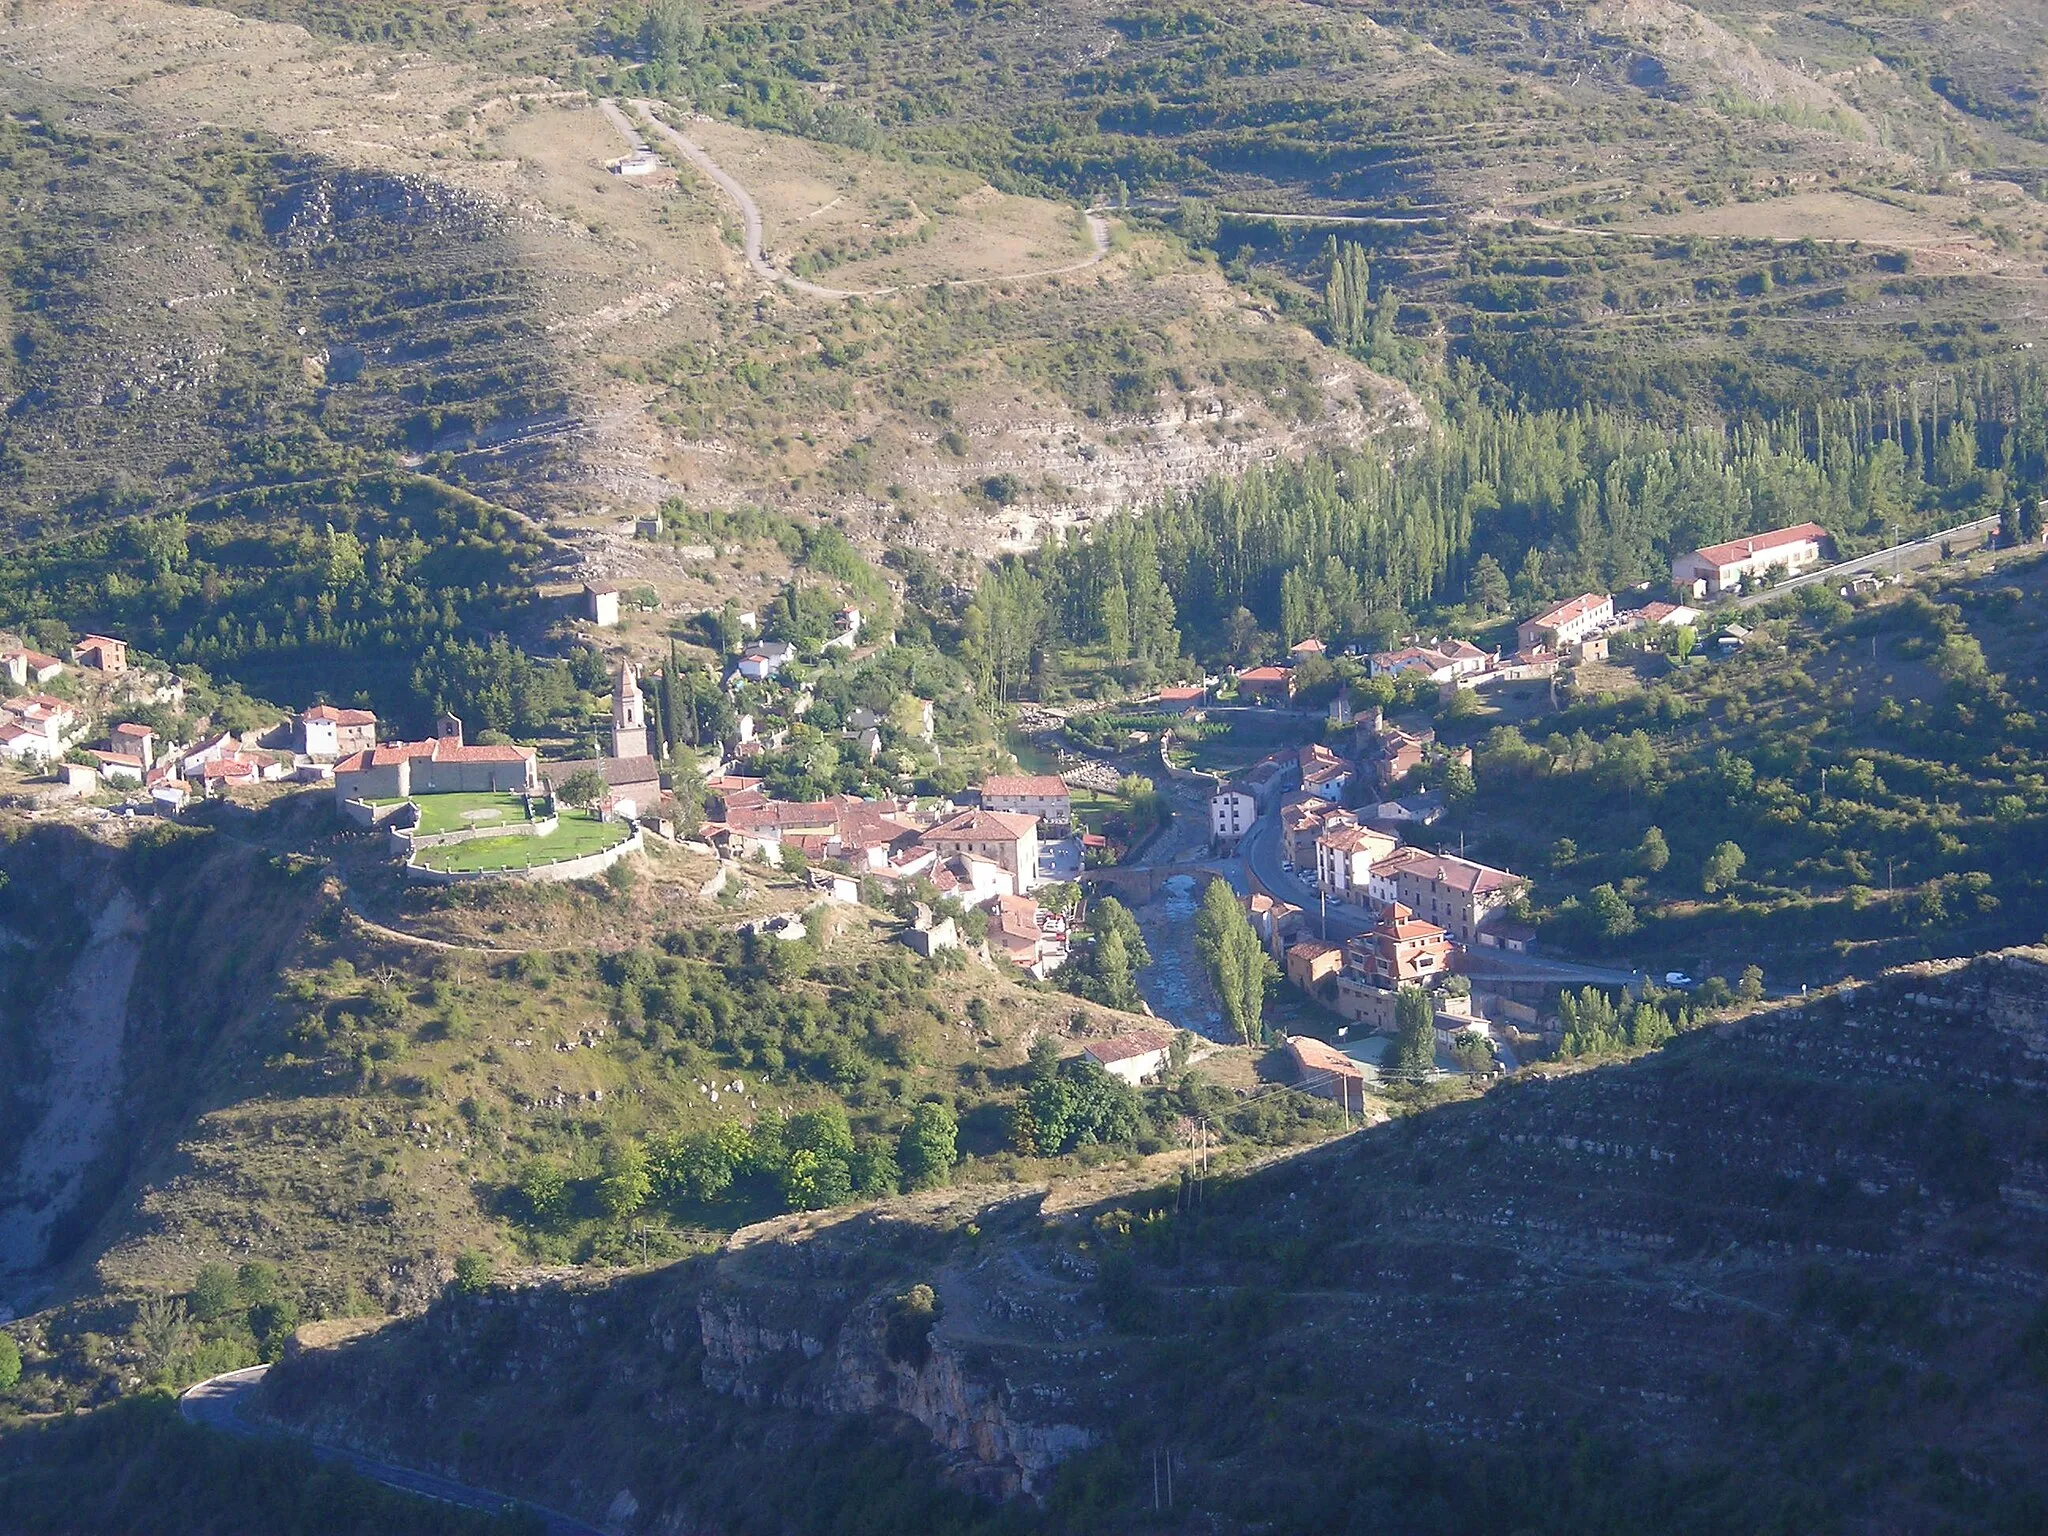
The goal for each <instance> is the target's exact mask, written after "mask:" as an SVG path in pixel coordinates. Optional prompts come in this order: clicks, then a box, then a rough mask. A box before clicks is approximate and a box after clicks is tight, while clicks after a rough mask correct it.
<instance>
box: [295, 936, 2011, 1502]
mask: <svg viewBox="0 0 2048 1536" xmlns="http://www.w3.org/2000/svg"><path fill="white" fill-rule="evenodd" d="M2044 1019H2048V957H2044V956H2043V955H2041V954H2040V953H2039V952H2029V953H2012V954H2007V955H2004V956H1995V957H1990V958H1986V959H1983V960H1979V961H1975V962H1971V963H1968V964H1962V965H1952V966H1943V967H1932V968H1923V969H1920V970H1915V971H1907V972H1901V973H1898V974H1895V975H1892V976H1888V977H1887V978H1885V979H1884V980H1882V981H1880V982H1877V983H1873V984H1869V985H1866V986H1863V987H1860V988H1851V989H1845V990H1844V991H1842V992H1840V993H1836V994H1831V995H1828V996H1826V997H1815V998H1813V999H1810V1000H1808V1001H1807V1002H1805V1003H1804V1004H1800V1005H1783V1006H1779V1007H1775V1008H1770V1009H1766V1010H1765V1011H1762V1012H1760V1013H1756V1014H1753V1015H1751V1016H1750V1017H1748V1018H1745V1019H1742V1020H1739V1021H1736V1022H1733V1023H1729V1024H1726V1025H1723V1026H1719V1027H1714V1028H1710V1029H1706V1030H1702V1031H1698V1032H1695V1033H1693V1034H1690V1035H1686V1036H1683V1037H1681V1038H1680V1039H1679V1040H1678V1041H1676V1042H1674V1043H1673V1044H1671V1045H1670V1046H1668V1047H1666V1048H1664V1049H1663V1050H1661V1051H1657V1052H1654V1053H1652V1054H1650V1055H1648V1056H1645V1057H1642V1058H1639V1059H1637V1060H1634V1061H1631V1062H1628V1063H1626V1064H1622V1065H1616V1066H1611V1067H1605V1068H1600V1069H1595V1070H1589V1071H1580V1072H1576V1073H1567V1074H1561V1075H1548V1076H1537V1077H1533V1078H1531V1079H1529V1080H1527V1081H1522V1082H1518V1083H1516V1084H1513V1085H1511V1086H1509V1087H1507V1088H1504V1089H1501V1090H1499V1091H1496V1092H1494V1093H1492V1094H1489V1095H1488V1096H1487V1097H1486V1098H1485V1099H1484V1100H1482V1101H1480V1102H1477V1103H1473V1104H1467V1105H1459V1106H1451V1107H1446V1108H1441V1109H1437V1110H1429V1111H1423V1112H1420V1113H1416V1114H1412V1115H1409V1116H1407V1117H1405V1118H1402V1119H1400V1120H1398V1121H1397V1122H1395V1123H1393V1124H1390V1125H1386V1126H1382V1127H1380V1128H1378V1129H1375V1130H1369V1131H1364V1132H1360V1133H1357V1134H1356V1135H1354V1136H1352V1137H1350V1138H1348V1139H1346V1140H1344V1141H1343V1142H1341V1143H1339V1144H1337V1145H1334V1146H1331V1147H1329V1148H1326V1149H1323V1150H1319V1151H1314V1152H1309V1153H1304V1154H1301V1155H1298V1156H1295V1157H1292V1158H1288V1159H1284V1160H1281V1161H1278V1162H1273V1163H1270V1164H1268V1165H1266V1166H1263V1167H1259V1168H1257V1169H1255V1170H1251V1171H1247V1172H1245V1173H1243V1174H1242V1175H1239V1176H1235V1177H1231V1178H1225V1179H1212V1180H1211V1181H1209V1183H1208V1185H1207V1188H1206V1189H1204V1190H1200V1191H1199V1192H1197V1191H1193V1190H1189V1189H1187V1188H1186V1187H1185V1186H1183V1187H1180V1188H1179V1189H1178V1190H1177V1189H1176V1186H1175V1185H1174V1184H1173V1183H1172V1181H1168V1182H1167V1183H1166V1184H1164V1185H1154V1186H1153V1187H1151V1188H1146V1187H1144V1185H1143V1184H1142V1183H1140V1184H1136V1185H1130V1184H1127V1185H1126V1186H1125V1187H1124V1189H1123V1190H1122V1191H1120V1192H1112V1193H1109V1194H1103V1195H1097V1196H1095V1197H1093V1198H1089V1197H1082V1198H1079V1199H1076V1198H1073V1197H1072V1196H1071V1195H1063V1194H1062V1193H1061V1192H1060V1191H1059V1190H1057V1189H1055V1190H1054V1192H1053V1194H1052V1196H1051V1197H1050V1198H1048V1196H1047V1195H1046V1193H1045V1192H1044V1191H1043V1190H1042V1189H1040V1190H1031V1189H1022V1190H1019V1191H1017V1192H1015V1193H1014V1194H1011V1195H1008V1196H1005V1197H1003V1198H1001V1199H998V1200H996V1201H994V1202H993V1203H990V1202H988V1201H986V1200H975V1199H973V1198H962V1197H959V1196H955V1197H952V1198H950V1199H946V1200H931V1199H926V1200H921V1201H919V1202H917V1203H915V1204H910V1205H903V1206H897V1207H887V1208H883V1209H881V1210H878V1211H875V1212H873V1213H863V1214H859V1215H856V1216H853V1217H850V1218H843V1219H840V1220H837V1221H828V1222H825V1223H822V1224H819V1223H815V1222H813V1221H810V1220H802V1221H795V1222H789V1221H785V1222H781V1223H775V1224H771V1225H767V1226H762V1227H757V1228H752V1229H748V1230H747V1231H744V1232H742V1233H740V1234H739V1235H738V1236H737V1237H736V1238H735V1239H734V1240H733V1241H732V1242H731V1243H730V1244H729V1245H728V1246H727V1247H726V1248H725V1249H724V1250H723V1251H722V1252H721V1253H720V1254H719V1255H718V1256H716V1257H715V1258H705V1259H696V1260H691V1261H689V1262H687V1263H685V1264H682V1265H678V1266H672V1267H669V1268H665V1269H664V1268H657V1269H653V1270H647V1271H638V1272H635V1273H632V1274H630V1275H619V1276H616V1277H611V1278H599V1277H584V1278H580V1279H576V1280H561V1279H555V1278H552V1277H548V1276H544V1275H536V1276H531V1277H528V1278H526V1279H524V1280H522V1281H521V1282H520V1283H518V1284H517V1285H503V1286H498V1287H493V1288H490V1289H488V1290H487V1291H486V1292H485V1293H484V1294H481V1295H477V1296H474V1297H461V1296H457V1297H452V1298H450V1299H448V1300H446V1301H444V1302H442V1303H441V1304H439V1305H438V1306H437V1307H436V1308H435V1309H434V1310H433V1311H432V1312H430V1313H429V1314H428V1315H427V1316H426V1317H425V1318H422V1319H419V1320H417V1321H414V1322H408V1323H404V1324H399V1325H395V1326H393V1327H391V1328H387V1329H385V1330H384V1331H382V1332H381V1333H379V1334H377V1335H375V1336H373V1337H371V1338H369V1339H366V1340H362V1341H358V1342H356V1343H353V1344H349V1345H345V1346H342V1347H337V1348H331V1349H328V1348H319V1349H311V1350H308V1351H307V1352H305V1353H304V1354H302V1355H300V1356H299V1357H297V1358H295V1359H293V1360H291V1361H289V1362H288V1363H287V1364H286V1365H285V1366H284V1367H282V1368H280V1369H279V1370H278V1371H276V1372H274V1373H273V1375H272V1379H271V1382H270V1384H269V1388H268V1391H269V1394H270V1403H271V1407H272V1409H273V1410H274V1411H276V1412H278V1413H280V1414H282V1415H283V1416H285V1417H286V1418H287V1419H289V1420H291V1421H292V1422H295V1423H299V1424H301V1425H306V1426H310V1427H314V1428H316V1429H317V1430H319V1431H320V1432H322V1433H326V1434H338V1435H343V1436H346V1437H347V1438H349V1439H350V1440H352V1441H354V1442H357V1443H361V1444H366V1445H369V1446H373V1447H381V1448H384V1449H385V1450H386V1452H387V1453H388V1454H392V1455H398V1456H404V1457H410V1458H412V1459H414V1460H415V1461H417V1462H421V1463H426V1464H431V1465H434V1466H438V1467H443V1468H446V1469H450V1470H453V1471H459V1473H460V1474H461V1475H466V1476H476V1477H487V1476H491V1477H499V1478H502V1479H505V1480H506V1481H507V1483H508V1484H512V1485H516V1486H519V1487H522V1488H525V1489H528V1490H534V1491H541V1492H545V1493H547V1494H548V1495H549V1496H551V1497H556V1498H563V1499H568V1498H572V1497H573V1498H575V1499H576V1500H578V1501H579V1504H580V1507H582V1508H585V1509H587V1510H590V1511H593V1512H596V1511H601V1510H604V1509H606V1508H610V1509H611V1510H612V1512H613V1515H614V1517H618V1516H619V1514H620V1512H621V1511H625V1512H626V1514H625V1518H624V1519H623V1520H622V1521H621V1524H622V1528H623V1529H627V1530H640V1529H655V1528H670V1527H671V1526H673V1525H674V1524H676V1523H678V1522H680V1523H681V1524H683V1525H685V1526H686V1527H689V1528H703V1529H714V1530H733V1531H741V1530H757V1529H770V1528H777V1527H779V1526H781V1525H783V1524H785V1523H788V1522H794V1523H795V1524H796V1525H797V1526H798V1527H799V1528H827V1527H829V1528H832V1529H844V1530H863V1531H864V1530H886V1529H902V1528H905V1526H904V1524H903V1522H904V1521H906V1520H908V1521H914V1522H915V1523H917V1524H918V1526H919V1528H921V1529H931V1530H948V1529H951V1530H984V1529H987V1530H1020V1531H1021V1530H1041V1529H1042V1530H1091V1531H1105V1530H1159V1529H1203V1530H1221V1531H1236V1530H1276V1529H1277V1530H1311V1529H1313V1530H1348V1529H1361V1530H1362V1529H1368V1528H1383V1527H1384V1525H1385V1524H1386V1523H1387V1522H1388V1521H1390V1520H1391V1521H1393V1522H1394V1523H1397V1524H1399V1525H1400V1526H1401V1527H1402V1528H1405V1529H1416V1530H1439V1529H1441V1530H1460V1531H1492V1530H1499V1531H1509V1530H1546V1531H1547V1530H1557V1531H1565V1530H1574V1531H1585V1530H1603V1531H1605V1530H1613V1531H1620V1530H1640V1529H1660V1530H1700V1531H1708V1530H1727V1529H1731V1528H1760V1527H1770V1526H1786V1527H1796V1528H1800V1529H1828V1530H1843V1531H1877V1530H1901V1529H1915V1530H1918V1529H1942V1530H1952V1531H1993V1530H2018V1529H2023V1528H2027V1526H2028V1523H2029V1521H2031V1520H2033V1519H2036V1518H2038V1514H2039V1511H2040V1509H2041V1508H2042V1499H2043V1496H2044V1490H2043V1487H2042V1484H2041V1481H2040V1471H2039V1468H2038V1466H2037V1465H2036V1464H2035V1458H2034V1457H2033V1456H2032V1455H2031V1452H2030V1450H2029V1449H2028V1448H2029V1447H2030V1446H2031V1445H2032V1444H2034V1443H2036V1442H2037V1441H2038V1440H2039V1438H2040V1435H2041V1433H2042V1432H2043V1427H2044V1425H2043V1416H2044V1413H2048V1371H2044V1368H2043V1360H2042V1352H2041V1345H2040V1340H2041V1336H2042V1333H2043V1329H2044V1327H2048V1315H2044V1314H2043V1312H2042V1309H2041V1303H2040V1296H2041V1292H2042V1283H2043V1279H2044V1276H2043V1274H2042V1269H2041V1255H2042V1253H2043V1252H2044V1251H2048V1249H2044V1247H2043V1243H2042V1238H2043V1236H2044V1234H2043V1232H2042V1230H2041V1215H2040V1213H2041V1210H2042V1208H2043V1206H2042V1200H2041V1186H2042V1180H2043V1177H2044V1167H2043V1163H2042V1161H2041V1145H2040V1138H2039V1135H2038V1124H2039V1098H2040V1094H2041V1093H2042V1091H2043V1089H2044V1086H2048V1085H2044V1083H2043V1081H2042V1079H2041V1073H2040V1062H2041V1059H2042V1056H2041V1052H2042V1040H2043V1034H2042V1030H2043V1021H2044ZM920 1286H923V1287H928V1288H929V1289H928V1290H919V1289H918V1287H920ZM458 1384H459V1390H457V1388H458ZM834 1414H838V1415H846V1414H851V1415H852V1417H851V1418H832V1417H829V1415H834ZM909 1421H915V1426H921V1427H915V1426H913V1424H912V1423H911V1422H909ZM928 1443H929V1444H930V1445H931V1447H932V1448H931V1449H929V1450H927V1449H925V1448H924V1447H925V1446H926V1445H927V1444H928ZM1311 1445H1312V1446H1314V1447H1316V1449H1315V1451H1314V1452H1313V1453H1312V1454H1311V1453H1308V1452H1306V1451H1305V1450H1304V1447H1307V1446H1311ZM1084 1446H1085V1447H1086V1448H1085V1449H1083V1447H1084ZM1567 1448H1569V1453H1568V1454H1567ZM1166 1457H1170V1458H1171V1460H1172V1465H1173V1468H1174V1475H1173V1484H1174V1488H1175V1493H1174V1504H1173V1511H1172V1513H1170V1514H1169V1513H1166V1512H1164V1510H1163V1508H1162V1510H1161V1512H1160V1513H1154V1508H1155V1506H1154V1503H1153V1499H1154V1493H1153V1478H1154V1474H1155V1472H1157V1471H1159V1470H1160V1468H1161V1467H1163V1465H1164V1458H1166ZM1304 1457H1306V1458H1307V1460H1308V1462H1309V1463H1312V1465H1305V1464H1304ZM771 1466H773V1467H775V1468H777V1469H778V1473H779V1474H793V1475H773V1476H771V1475H769V1470H768V1469H769V1468H770V1467H771ZM933 1478H939V1479H942V1480H943V1481H944V1482H945V1483H949V1484H952V1485H955V1486H966V1487H973V1488H979V1489H981V1490H983V1491H986V1492H996V1493H1002V1492H1009V1493H1012V1494H1014V1493H1015V1492H1016V1491H1017V1490H1018V1489H1019V1488H1020V1487H1021V1488H1024V1489H1029V1490H1031V1491H1033V1492H1035V1493H1038V1494H1040V1495H1042V1496H1043V1502H1042V1503H1039V1504H1035V1505H1034V1504H1033V1503H1030V1502H1025V1503H1012V1504H1010V1505H1008V1506H1006V1507H1005V1506H992V1505H974V1504H971V1503H966V1502H961V1501H959V1500H957V1499H952V1498H949V1497H948V1496H947V1495H945V1494H944V1493H943V1492H940V1491H937V1489H936V1487H935V1486H934V1484H933V1482H932V1481H931V1480H932V1479H933ZM884 1490H886V1492H885V1491H884ZM921 1490H922V1491H921ZM1163 1503H1164V1501H1163V1498H1162V1499H1161V1505H1162V1506H1163Z"/></svg>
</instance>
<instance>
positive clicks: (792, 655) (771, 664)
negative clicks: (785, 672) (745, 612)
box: [739, 640, 796, 683]
mask: <svg viewBox="0 0 2048 1536" xmlns="http://www.w3.org/2000/svg"><path fill="white" fill-rule="evenodd" d="M795 659H796V647H795V646H793V645H791V644H790V643H789V642H788V641H787V640H757V641H755V642H754V643H753V644H752V645H750V646H748V647H747V648H746V649H745V650H744V651H741V652H740V665H739V672H740V676H741V677H744V678H745V679H746V680H747V681H748V682H750V683H765V682H766V681H767V680H768V679H769V678H771V677H773V676H774V675H775V674H776V673H777V672H780V671H781V670H782V669H783V668H784V667H786V666H788V665H789V663H790V662H792V661H794V660H795Z"/></svg>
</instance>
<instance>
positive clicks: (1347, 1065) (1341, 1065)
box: [1287, 1035, 1365, 1079]
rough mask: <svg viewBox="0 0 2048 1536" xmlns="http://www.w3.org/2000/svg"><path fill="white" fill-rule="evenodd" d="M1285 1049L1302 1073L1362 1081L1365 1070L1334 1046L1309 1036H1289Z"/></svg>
mask: <svg viewBox="0 0 2048 1536" xmlns="http://www.w3.org/2000/svg"><path fill="white" fill-rule="evenodd" d="M1287 1049H1288V1050H1289V1051H1291V1052H1292V1053H1293V1055H1294V1060H1295V1062H1296V1064H1297V1065H1299V1066H1300V1068H1301V1070H1302V1071H1304V1072H1318V1073H1330V1074H1333V1075H1335V1076H1338V1077H1353V1078H1359V1079H1363V1078H1364V1076H1365V1069H1364V1068H1363V1067H1361V1066H1360V1065H1359V1064H1358V1063H1357V1062H1355V1061H1353V1060H1352V1059H1351V1058H1350V1057H1349V1056H1346V1055H1345V1054H1344V1053H1343V1052H1342V1051H1340V1050H1337V1049H1336V1048H1335V1047H1334V1046H1328V1045H1325V1044H1323V1042H1322V1041H1320V1040H1317V1039H1314V1038H1313V1037H1311V1036H1309V1035H1289V1036H1288V1037H1287Z"/></svg>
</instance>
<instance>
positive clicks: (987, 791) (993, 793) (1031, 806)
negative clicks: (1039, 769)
mask: <svg viewBox="0 0 2048 1536" xmlns="http://www.w3.org/2000/svg"><path fill="white" fill-rule="evenodd" d="M981 803H982V806H983V808H984V809H986V810H991V811H1007V812H1010V813H1012V814H1015V815H1019V816H1029V817H1031V818H1032V819H1033V820H1034V821H1038V822H1042V823H1044V824H1045V825H1047V826H1049V827H1058V828H1066V827H1069V826H1071V825H1073V821H1074V797H1073V795H1072V793H1071V792H1070V791H1069V790H1068V789H1067V782H1066V780H1065V779H1062V778H1061V777H1060V776H1059V775H1058V774H1056V773H992V774H990V775H989V776H988V777H987V778H986V779H983V780H982V781H981Z"/></svg>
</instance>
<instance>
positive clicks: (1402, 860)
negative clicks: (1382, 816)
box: [1373, 848, 1524, 896]
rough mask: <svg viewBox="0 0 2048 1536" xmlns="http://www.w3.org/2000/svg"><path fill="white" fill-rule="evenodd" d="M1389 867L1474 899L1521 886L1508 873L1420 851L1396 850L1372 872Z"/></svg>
mask: <svg viewBox="0 0 2048 1536" xmlns="http://www.w3.org/2000/svg"><path fill="white" fill-rule="evenodd" d="M1388 865H1395V866H1397V870H1398V872H1401V873H1407V874H1412V875H1414V876H1415V877H1416V878H1417V879H1419V880H1431V881H1434V882H1436V883H1437V884H1438V885H1444V886H1448V887H1450V889H1452V890H1454V891H1465V892H1467V893H1469V894H1471V895H1475V896H1477V895H1483V894H1484V893H1486V892H1488V891H1498V890H1504V889H1506V888H1507V887H1508V886H1511V885H1521V884H1523V883H1524V882H1523V880H1522V877H1521V876H1520V875H1515V874H1510V873H1509V872H1508V871H1507V870H1505V869H1495V868H1493V867H1492V866H1491V865H1489V864H1479V863H1475V862H1474V861H1472V860H1471V859H1460V858H1456V857H1454V856H1452V855H1451V854H1447V853H1426V852H1424V851H1423V850H1422V849H1420V848H1398V849H1396V850H1395V851H1394V852H1392V853H1390V854H1388V855H1387V857H1386V858H1384V859H1382V860H1380V862H1379V863H1378V864H1376V865H1374V866H1373V873H1374V874H1380V873H1382V872H1389V871H1387V866H1388Z"/></svg>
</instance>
